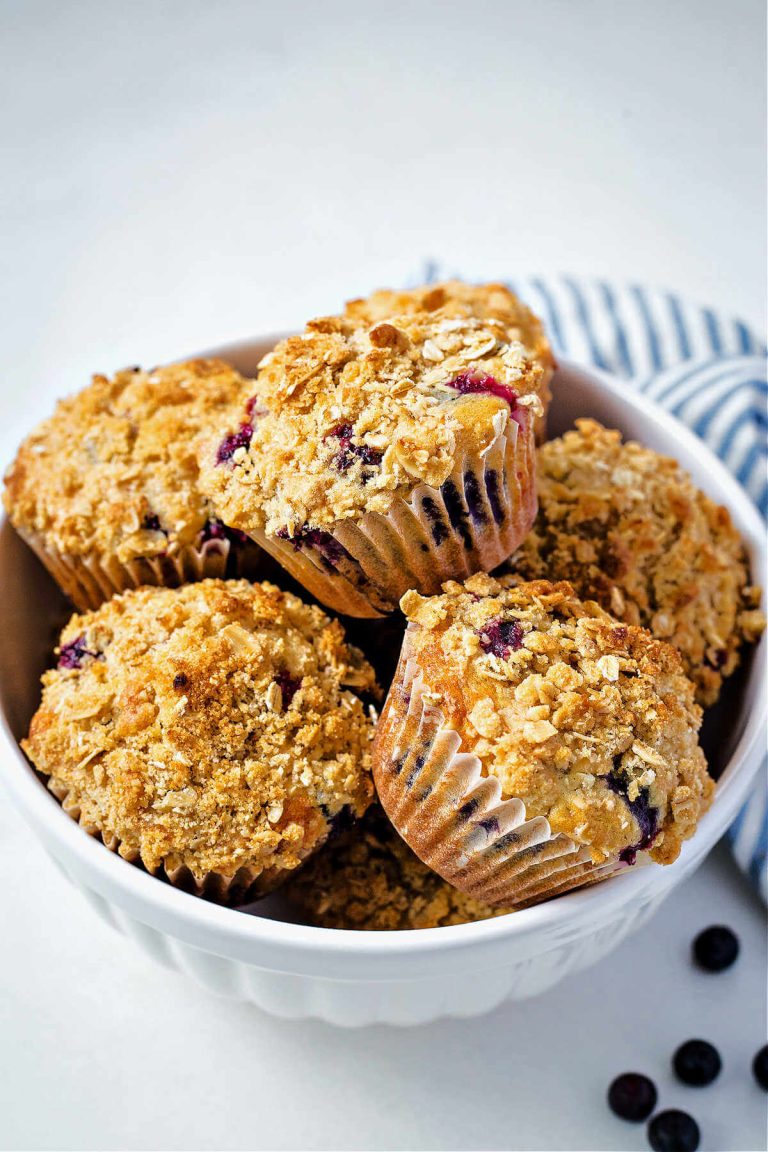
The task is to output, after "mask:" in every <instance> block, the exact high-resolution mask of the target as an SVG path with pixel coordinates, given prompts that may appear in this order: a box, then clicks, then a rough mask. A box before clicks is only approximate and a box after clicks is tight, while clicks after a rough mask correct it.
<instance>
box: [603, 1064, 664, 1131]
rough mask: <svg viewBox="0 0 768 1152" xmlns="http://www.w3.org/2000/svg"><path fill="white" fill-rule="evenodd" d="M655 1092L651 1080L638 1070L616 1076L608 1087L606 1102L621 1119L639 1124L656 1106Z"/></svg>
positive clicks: (654, 1086)
mask: <svg viewBox="0 0 768 1152" xmlns="http://www.w3.org/2000/svg"><path fill="white" fill-rule="evenodd" d="M656 1100H657V1092H656V1085H655V1084H654V1082H653V1080H649V1079H648V1077H647V1076H643V1075H642V1074H641V1073H640V1072H625V1073H624V1074H623V1075H622V1076H617V1077H616V1079H615V1080H614V1081H613V1083H612V1084H611V1086H610V1088H609V1089H608V1104H609V1107H610V1109H611V1111H612V1112H615V1113H616V1115H617V1116H620V1117H621V1119H622V1120H631V1121H632V1123H633V1124H640V1123H641V1122H642V1121H643V1120H647V1119H648V1117H649V1116H650V1114H651V1112H653V1110H654V1108H655V1107H656Z"/></svg>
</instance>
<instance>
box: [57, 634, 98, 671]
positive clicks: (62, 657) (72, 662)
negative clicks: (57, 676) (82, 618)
mask: <svg viewBox="0 0 768 1152" xmlns="http://www.w3.org/2000/svg"><path fill="white" fill-rule="evenodd" d="M98 655H99V654H98V652H91V650H90V648H86V645H85V636H84V635H81V636H77V637H76V638H75V639H74V640H70V642H69V644H62V646H61V648H60V650H59V660H58V664H57V668H62V669H63V668H80V667H81V666H82V663H83V660H85V658H86V657H87V656H90V657H91V658H92V659H93V660H96V659H97V658H98Z"/></svg>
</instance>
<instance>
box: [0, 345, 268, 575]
mask: <svg viewBox="0 0 768 1152" xmlns="http://www.w3.org/2000/svg"><path fill="white" fill-rule="evenodd" d="M252 391H253V384H252V382H251V381H248V380H245V379H244V378H243V377H242V376H240V374H239V373H237V372H235V370H234V369H233V368H231V367H230V365H228V364H225V363H224V362H223V361H221V360H190V361H185V362H182V363H179V364H171V365H169V366H167V367H164V368H155V369H153V370H152V371H151V372H142V371H141V370H139V369H127V370H125V371H123V372H118V373H117V374H116V375H115V376H113V377H112V378H111V379H108V378H107V377H105V376H94V377H93V380H92V382H91V384H90V385H89V386H88V387H87V388H85V389H83V390H82V391H81V392H79V393H77V394H76V395H75V396H70V397H67V399H65V400H61V401H59V403H58V404H57V406H56V410H55V412H54V414H53V416H51V417H50V418H49V419H48V420H45V421H43V423H42V424H40V425H39V426H38V427H37V428H36V429H35V430H34V431H33V432H32V433H31V434H30V435H29V436H28V437H27V438H26V440H25V441H24V443H23V444H22V445H21V447H20V449H19V451H18V453H17V456H16V459H15V461H14V463H13V464H12V465H11V467H10V469H9V471H8V473H7V475H6V477H5V492H4V497H3V499H4V503H5V507H6V509H7V511H8V515H9V517H10V519H11V521H12V522H13V524H15V525H16V526H17V527H18V528H19V529H20V531H22V533H27V534H35V535H37V536H40V537H42V539H43V540H44V542H45V545H46V546H47V547H48V548H49V549H51V550H52V551H55V552H58V553H63V554H66V555H68V556H72V557H85V558H88V557H92V558H95V559H98V560H109V559H111V558H113V557H116V558H117V559H118V560H119V561H120V562H121V563H126V562H128V561H131V560H134V559H136V558H137V557H145V556H146V557H152V556H158V555H162V554H167V555H170V556H173V555H175V553H176V552H178V551H179V549H181V548H183V547H185V546H187V545H192V546H194V545H196V544H199V543H200V537H201V533H202V532H203V528H204V525H205V524H206V521H208V520H209V519H210V518H211V517H212V516H213V511H212V509H211V506H210V504H209V502H208V500H207V499H206V497H204V496H203V495H202V493H201V491H200V488H199V485H198V466H197V451H196V442H197V437H198V436H199V435H200V434H201V432H203V431H204V430H207V429H208V428H209V427H210V426H215V425H216V424H217V423H218V421H220V420H222V419H226V416H225V413H227V412H228V411H230V410H231V407H232V406H233V405H236V404H240V403H245V400H246V398H247V397H248V396H249V395H250V394H251V392H252Z"/></svg>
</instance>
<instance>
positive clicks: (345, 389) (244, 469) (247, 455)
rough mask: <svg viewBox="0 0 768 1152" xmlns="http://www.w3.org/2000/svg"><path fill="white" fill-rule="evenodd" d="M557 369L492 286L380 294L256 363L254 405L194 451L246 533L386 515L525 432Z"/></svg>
mask: <svg viewBox="0 0 768 1152" xmlns="http://www.w3.org/2000/svg"><path fill="white" fill-rule="evenodd" d="M552 366H553V360H552V355H551V352H550V349H549V345H548V343H547V341H546V338H545V337H544V334H543V330H542V327H541V324H540V323H539V321H538V320H537V319H536V318H535V317H534V316H533V314H532V313H531V312H530V311H529V310H528V309H527V308H526V307H525V306H524V305H523V304H522V303H521V302H520V301H519V300H518V299H517V298H516V297H515V296H514V295H513V294H512V293H511V292H510V291H509V290H508V289H507V288H505V287H504V286H503V285H501V284H487V285H482V286H479V287H472V286H470V285H466V284H461V283H459V282H458V281H451V282H449V283H446V284H441V285H437V286H432V287H425V288H415V289H413V290H411V291H408V292H376V293H374V295H373V296H371V297H369V298H368V299H367V300H355V301H352V302H351V303H349V304H348V305H347V306H346V308H345V310H344V312H343V313H342V314H341V315H340V316H327V317H323V318H321V319H319V320H313V321H311V322H310V323H309V324H308V325H307V327H306V329H305V331H304V332H303V333H302V334H301V335H299V336H292V337H290V338H289V339H288V340H284V341H283V342H282V343H281V344H278V346H277V347H276V348H275V349H274V351H273V352H271V353H270V354H269V355H268V356H266V357H265V359H264V360H263V361H262V364H261V368H260V371H259V376H258V383H257V387H258V407H257V408H255V409H254V408H253V406H252V407H251V408H250V410H248V411H246V410H245V409H241V410H240V411H239V412H238V413H237V414H236V415H235V416H233V418H232V420H231V421H230V424H229V426H228V427H227V428H226V429H224V430H223V431H222V433H221V434H220V435H219V436H218V437H217V438H211V439H210V440H209V441H208V442H207V443H206V444H205V445H204V447H203V449H202V453H201V472H202V477H203V483H204V485H205V488H206V491H207V492H208V494H209V495H210V496H211V498H212V500H213V502H214V505H215V507H216V509H217V511H218V514H219V515H220V516H221V518H222V519H223V520H224V521H225V522H226V523H227V524H230V525H232V526H233V527H235V528H238V529H242V530H243V531H245V532H249V533H250V532H253V531H258V530H264V531H266V532H267V533H268V534H269V535H276V534H280V535H283V536H289V537H292V536H295V535H296V534H298V533H300V532H301V530H302V529H304V530H307V529H311V528H313V527H322V526H325V525H328V524H332V523H335V522H337V521H339V520H345V519H350V518H357V517H360V516H362V515H363V514H365V513H366V512H386V511H387V510H388V508H389V506H390V504H391V502H392V499H393V497H394V496H395V495H403V494H407V493H408V492H409V491H411V490H412V489H413V488H414V487H415V486H416V485H418V484H420V483H422V482H425V483H427V484H429V485H432V486H433V487H439V485H440V484H442V483H443V481H444V480H446V479H447V477H448V476H449V474H450V472H451V470H452V468H453V466H454V463H455V462H456V461H457V459H459V458H460V457H461V456H462V454H464V453H466V452H472V453H478V452H484V451H485V450H486V449H488V448H489V447H490V445H491V444H492V443H493V442H494V441H495V440H497V439H498V438H499V437H500V436H501V435H503V434H504V430H505V427H506V426H507V424H508V422H509V421H510V420H512V421H515V422H517V423H518V424H520V425H523V426H525V427H526V428H528V427H529V426H530V425H531V424H532V422H533V421H534V420H535V419H536V418H537V416H538V415H540V414H541V412H542V411H543V402H546V400H547V398H548V385H549V379H550V376H551V374H552Z"/></svg>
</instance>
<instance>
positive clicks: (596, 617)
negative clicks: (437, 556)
mask: <svg viewBox="0 0 768 1152" xmlns="http://www.w3.org/2000/svg"><path fill="white" fill-rule="evenodd" d="M401 607H402V609H403V611H404V612H405V614H406V616H407V617H408V619H409V621H410V622H411V627H410V629H409V633H408V635H407V639H406V644H408V645H409V649H408V650H409V652H410V653H411V655H412V656H413V659H414V660H415V662H416V664H417V665H418V666H419V668H420V669H421V670H422V674H423V676H424V679H425V682H426V686H427V688H428V689H429V692H430V698H431V699H434V700H435V702H436V703H437V704H438V705H439V707H440V708H442V709H443V711H444V712H445V714H446V721H445V723H446V725H447V726H448V727H451V728H454V729H455V730H456V731H457V732H458V733H459V734H460V736H461V738H462V751H471V752H474V753H475V754H476V755H477V756H478V757H479V758H480V760H481V762H482V765H483V769H484V771H485V772H486V773H488V774H493V775H494V776H496V777H497V778H498V779H499V781H500V783H501V786H502V792H503V794H504V795H505V796H518V797H520V799H521V800H523V801H524V803H525V806H526V811H527V813H528V815H529V816H538V815H543V816H546V817H547V818H548V819H549V822H550V825H551V826H552V829H553V831H554V832H562V833H565V834H566V835H568V836H570V837H571V838H572V839H574V840H575V841H576V842H578V843H579V844H584V845H586V846H587V847H589V849H590V850H591V853H592V857H593V860H594V861H595V862H596V863H599V862H601V861H602V860H605V859H608V858H610V857H613V856H617V855H618V856H621V858H622V859H625V860H627V861H628V862H630V863H631V862H633V861H634V856H635V854H636V853H637V852H638V851H640V850H643V849H649V850H650V855H651V856H652V857H653V858H654V859H655V860H657V861H659V862H660V863H669V862H671V861H672V860H674V859H675V858H676V856H677V855H678V853H679V851H680V845H681V843H682V841H683V840H685V839H687V838H688V837H690V836H691V835H692V834H693V832H694V830H695V827H696V823H697V820H698V818H699V816H700V814H701V813H702V812H704V811H705V810H706V808H707V807H708V806H709V804H710V802H711V798H712V794H713V791H714V785H713V783H712V781H711V779H710V778H709V776H708V774H707V767H706V762H705V759H704V754H703V752H702V750H701V748H700V747H699V744H698V738H697V736H698V730H699V727H700V724H701V709H700V708H699V707H698V705H697V704H696V703H695V702H694V690H693V685H692V684H691V682H690V681H689V680H688V679H687V677H686V676H685V674H684V672H683V667H682V663H681V660H680V656H679V654H678V653H677V652H676V651H675V649H674V648H672V647H671V645H669V644H666V643H663V642H661V641H659V640H656V639H655V638H654V637H653V636H651V635H650V633H648V632H646V631H645V630H644V629H642V628H639V627H636V626H634V625H628V624H624V623H622V622H620V621H618V620H616V619H614V618H612V617H611V616H609V615H608V613H606V612H604V611H603V610H602V609H601V608H600V607H599V606H598V605H597V604H596V603H594V602H590V601H587V602H582V601H580V600H579V599H578V597H577V596H576V594H575V593H574V591H573V589H572V588H571V586H570V585H569V584H567V583H565V582H560V583H549V582H548V581H545V580H538V581H534V582H532V583H520V584H513V585H512V586H505V584H504V583H502V582H499V581H497V580H494V579H493V578H492V577H490V576H486V575H476V576H472V577H471V578H470V579H469V580H467V581H466V583H465V584H464V585H461V584H457V583H454V582H449V583H447V584H445V585H444V586H443V593H442V595H439V596H432V597H422V596H420V595H419V594H418V593H416V592H408V593H406V595H405V596H404V597H403V599H402V601H401ZM515 626H516V627H515ZM509 635H511V636H512V638H513V640H514V642H512V643H509V642H504V643H503V644H500V645H498V646H497V645H496V644H495V643H490V644H489V643H488V639H487V638H488V637H489V636H492V637H496V636H502V637H504V636H509Z"/></svg>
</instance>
